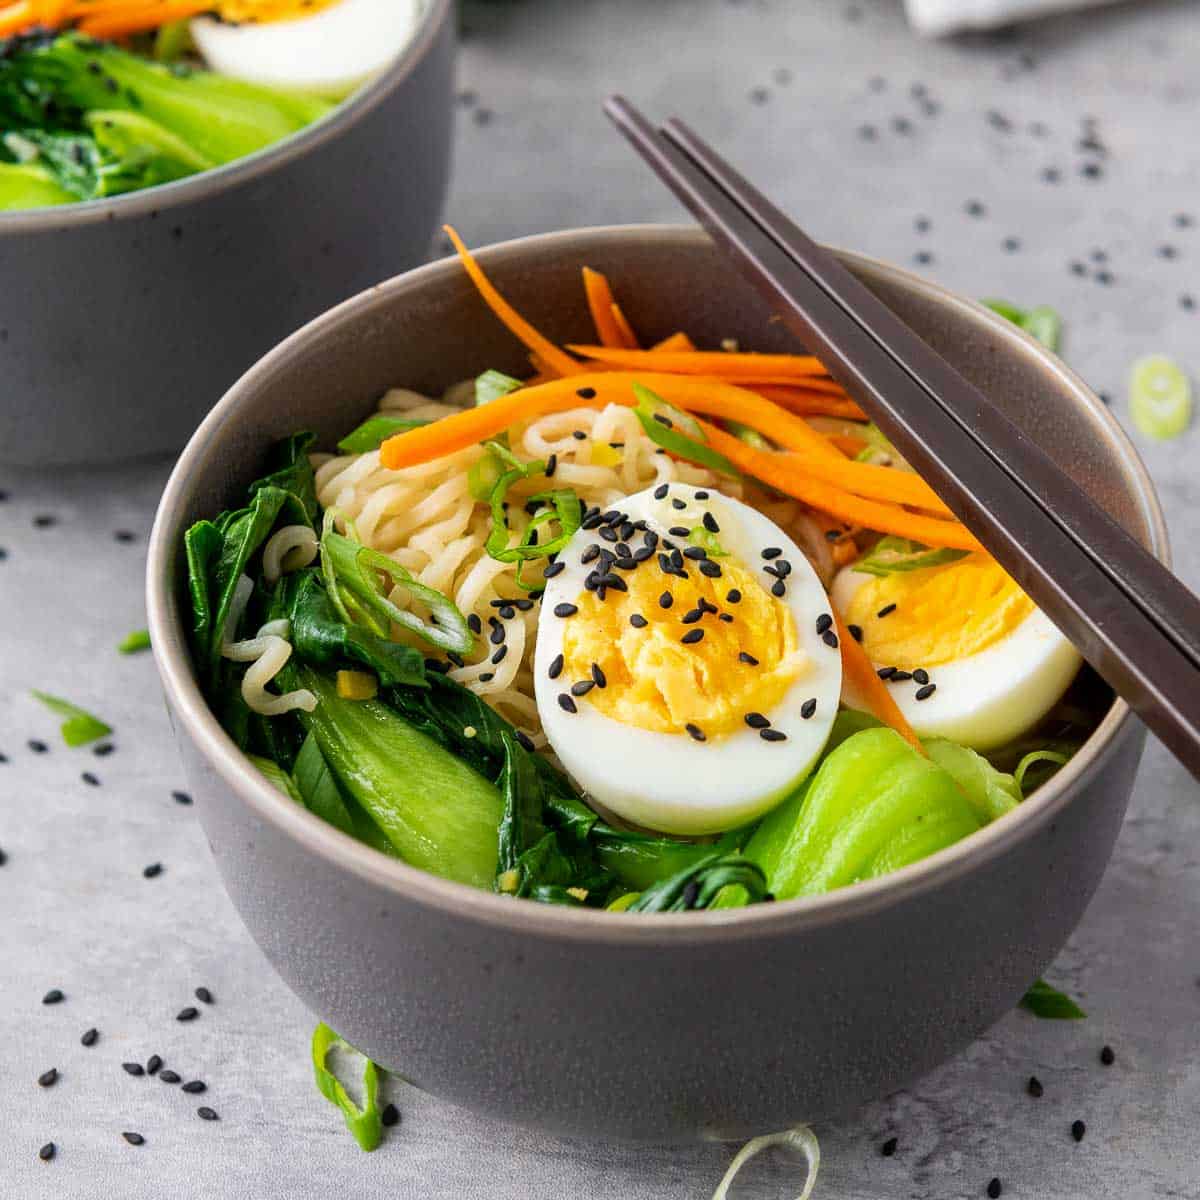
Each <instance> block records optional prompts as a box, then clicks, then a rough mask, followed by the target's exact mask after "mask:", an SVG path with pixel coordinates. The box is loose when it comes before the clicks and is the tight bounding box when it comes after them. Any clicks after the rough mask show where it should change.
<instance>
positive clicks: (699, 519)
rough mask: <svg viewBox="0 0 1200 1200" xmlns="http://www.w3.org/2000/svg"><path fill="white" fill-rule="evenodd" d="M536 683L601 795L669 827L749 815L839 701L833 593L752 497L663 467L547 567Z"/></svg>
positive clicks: (562, 755) (688, 830) (811, 750)
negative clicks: (659, 481) (670, 478)
mask: <svg viewBox="0 0 1200 1200" xmlns="http://www.w3.org/2000/svg"><path fill="white" fill-rule="evenodd" d="M548 576H549V578H548V579H547V583H546V591H545V594H544V596H543V598H542V607H541V613H540V616H539V621H538V636H537V649H536V653H535V659H534V674H535V694H536V698H537V706H538V713H539V715H540V716H541V720H542V727H543V729H544V730H545V732H546V736H547V737H548V738H549V741H550V744H551V746H552V747H553V749H554V752H555V754H557V756H558V758H559V760H560V761H561V762H562V764H563V766H564V767H565V768H566V769H567V771H568V772H569V773H570V774H571V775H572V776H573V777H574V778H575V780H576V781H577V782H578V783H579V785H580V786H581V787H582V788H583V789H584V790H585V791H586V792H587V793H588V794H589V795H590V796H592V797H593V798H594V799H595V800H596V801H597V802H598V803H599V804H600V805H601V806H603V807H605V808H607V809H609V810H610V811H612V812H614V813H616V814H617V815H618V816H620V817H622V818H624V819H625V820H627V821H630V822H633V823H634V824H637V825H641V826H644V827H646V828H650V829H656V830H661V831H663V832H666V833H677V834H707V833H716V832H719V831H722V830H727V829H732V828H735V827H736V826H738V825H741V824H743V823H745V822H747V821H751V820H753V819H754V818H755V817H758V816H760V815H761V814H762V813H764V812H765V811H767V810H768V809H769V808H771V807H772V806H773V805H775V804H776V803H778V802H779V801H780V800H782V799H783V798H784V797H785V796H787V795H788V794H789V793H790V792H792V791H793V790H794V789H795V788H796V786H797V785H798V784H799V783H800V782H801V781H802V780H803V779H804V777H805V776H806V775H807V774H808V772H809V770H810V769H811V768H812V765H813V763H814V762H815V761H816V759H817V757H818V756H819V755H820V753H821V750H822V748H823V747H824V745H825V742H826V739H827V738H828V736H829V731H830V727H831V725H832V723H833V719H834V716H835V715H836V713H837V707H838V696H839V694H840V691H841V682H842V667H841V656H840V651H839V649H838V644H837V637H836V635H835V634H834V633H833V632H832V631H831V630H830V629H829V628H828V626H829V624H830V622H831V620H832V616H831V614H830V608H829V599H828V597H827V596H826V594H825V591H824V589H823V588H822V587H821V584H820V582H819V580H818V579H817V576H816V574H815V573H814V571H813V569H812V568H811V567H810V566H809V564H808V560H807V559H806V558H805V557H804V555H803V554H802V553H801V552H800V550H799V549H798V548H797V547H796V545H795V543H793V542H792V540H791V539H790V538H789V537H787V536H786V535H785V534H784V533H783V532H782V531H781V530H780V529H779V528H778V526H776V525H775V524H774V523H773V522H772V521H770V520H769V519H768V518H767V517H765V516H764V515H763V514H762V513H760V512H758V511H756V510H755V509H752V508H750V507H748V506H747V505H745V504H742V503H741V502H740V501H737V500H733V499H730V498H728V497H726V496H723V495H721V494H720V493H718V492H715V491H712V490H705V489H697V488H694V487H691V486H688V485H686V484H682V483H671V484H663V485H660V486H659V487H657V488H655V489H651V490H648V491H645V492H639V493H637V494H636V495H634V496H630V497H629V498H628V499H627V500H625V501H623V502H622V503H621V504H620V506H619V509H614V510H612V511H610V512H608V513H604V514H601V513H599V512H596V513H593V514H590V515H589V516H588V517H586V518H585V520H584V524H583V528H581V529H580V530H578V531H577V532H576V534H575V535H574V536H573V537H572V538H571V540H570V542H569V543H568V544H567V545H566V547H565V548H564V549H563V551H562V552H561V553H560V554H559V556H558V559H557V561H556V562H555V563H554V564H553V565H552V566H551V567H550V568H549V571H548Z"/></svg>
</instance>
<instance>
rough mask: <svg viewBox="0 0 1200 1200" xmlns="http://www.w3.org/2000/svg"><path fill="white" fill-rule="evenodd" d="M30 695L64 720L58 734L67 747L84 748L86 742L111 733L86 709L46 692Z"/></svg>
mask: <svg viewBox="0 0 1200 1200" xmlns="http://www.w3.org/2000/svg"><path fill="white" fill-rule="evenodd" d="M32 694H33V697H34V699H35V700H40V701H41V702H42V703H43V704H44V705H45V706H46V707H47V708H48V709H49V710H50V711H51V712H52V713H57V714H58V715H59V716H60V717H63V718H64V720H63V723H62V728H61V729H60V732H61V733H62V739H63V741H64V742H66V743H67V745H68V746H86V745H87V744H88V742H95V741H98V740H99V739H100V738H102V737H107V736H108V735H109V734H110V733H112V727H111V726H109V725H106V724H105V723H104V722H103V721H102V720H100V718H99V717H95V716H93V715H92V714H91V713H90V712H88V711H87V710H86V709H82V708H80V707H79V706H78V705H77V704H72V703H71V702H70V700H63V699H61V698H60V697H58V696H51V695H48V694H47V693H46V692H38V691H34V692H33V693H32Z"/></svg>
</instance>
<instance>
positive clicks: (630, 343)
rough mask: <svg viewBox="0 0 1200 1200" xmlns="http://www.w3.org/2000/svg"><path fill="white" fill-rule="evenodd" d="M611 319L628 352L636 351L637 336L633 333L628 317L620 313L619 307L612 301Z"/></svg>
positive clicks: (637, 344)
mask: <svg viewBox="0 0 1200 1200" xmlns="http://www.w3.org/2000/svg"><path fill="white" fill-rule="evenodd" d="M611 311H612V319H613V320H614V321H616V323H617V328H618V329H619V330H620V331H621V338H622V340H623V341H624V343H625V346H626V348H627V349H629V350H636V349H637V348H638V346H639V344H640V343H639V342H638V336H637V334H636V333H634V332H633V326H632V325H630V323H629V319H628V317H626V316H625V314H624V312H622V311H621V306H620V305H619V304H618V303H617V302H616V301H615V300H614V301H613V302H612V310H611Z"/></svg>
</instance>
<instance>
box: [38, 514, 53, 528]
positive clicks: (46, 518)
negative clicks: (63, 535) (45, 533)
mask: <svg viewBox="0 0 1200 1200" xmlns="http://www.w3.org/2000/svg"><path fill="white" fill-rule="evenodd" d="M33 524H34V527H35V528H36V529H49V528H51V526H54V525H57V524H58V518H57V517H56V516H54V514H53V513H39V514H38V515H37V516H36V517H34V518H33Z"/></svg>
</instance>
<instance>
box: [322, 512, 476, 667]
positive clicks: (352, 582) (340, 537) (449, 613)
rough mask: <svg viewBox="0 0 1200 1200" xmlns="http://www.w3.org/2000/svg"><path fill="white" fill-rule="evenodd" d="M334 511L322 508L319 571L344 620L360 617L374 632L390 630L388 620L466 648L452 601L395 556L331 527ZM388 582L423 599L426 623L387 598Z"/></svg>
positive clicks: (441, 643)
mask: <svg viewBox="0 0 1200 1200" xmlns="http://www.w3.org/2000/svg"><path fill="white" fill-rule="evenodd" d="M335 516H336V514H335V512H334V510H332V509H329V510H326V513H325V526H324V529H323V531H322V533H321V571H322V574H323V576H324V579H325V586H326V589H327V590H328V592H329V598H330V600H332V601H333V606H334V607H335V608H336V609H337V611H338V615H339V616H340V617H341V618H342V620H343V621H345V622H346V624H347V625H352V624H355V623H356V621H357V622H359V623H362V624H364V625H366V626H367V628H368V629H370V630H371V631H372V632H374V633H375V634H377V635H378V636H379V637H388V636H390V633H391V628H390V627H391V624H392V623H393V622H394V623H395V624H397V625H399V626H400V627H401V628H403V629H407V630H408V631H409V632H410V633H415V634H416V635H417V636H418V637H420V638H423V639H424V640H425V641H427V642H429V643H430V644H431V645H434V646H438V647H440V648H441V649H443V650H453V651H455V652H456V653H458V654H467V653H469V652H470V651H471V649H472V648H473V646H474V645H475V638H474V635H473V634H472V633H471V631H470V629H469V628H468V627H467V621H466V618H465V617H464V616H463V615H462V613H461V612H459V611H458V608H457V607H456V606H455V604H454V602H453V601H452V600H451V599H450V598H449V597H448V596H444V595H443V594H442V593H441V592H439V591H438V590H437V589H436V588H431V587H428V586H427V585H426V584H423V583H419V582H418V581H417V580H416V579H414V578H413V577H412V575H410V574H409V572H408V571H406V570H405V569H404V567H402V566H401V565H400V564H399V563H398V562H396V560H395V559H393V558H389V557H388V556H387V555H386V554H382V553H380V551H378V550H372V549H370V548H369V547H367V546H364V545H363V544H362V543H361V542H360V541H358V540H357V539H356V538H355V537H353V536H346V535H345V534H341V533H338V532H336V530H335V529H334V519H335ZM352 533H353V530H352V529H351V534H352ZM389 582H390V583H392V584H394V585H399V586H400V587H402V588H404V589H405V591H407V592H408V593H409V595H410V596H412V598H413V599H414V600H417V601H419V602H420V603H422V604H424V605H426V606H427V607H428V608H429V611H430V613H431V623H426V622H425V621H423V620H422V619H421V618H420V617H419V616H418V615H417V614H416V613H414V612H410V611H408V610H407V609H403V608H398V607H397V606H396V605H395V604H393V603H392V602H391V600H389V599H388V598H387V595H386V594H385V588H387V585H388V583H389Z"/></svg>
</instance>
